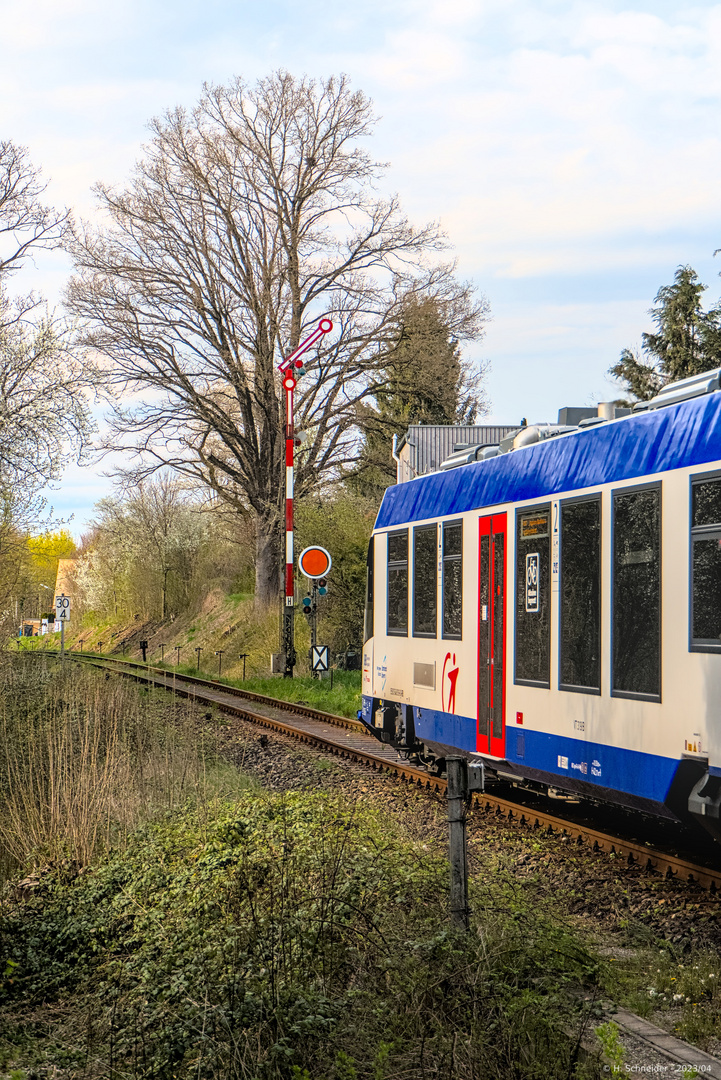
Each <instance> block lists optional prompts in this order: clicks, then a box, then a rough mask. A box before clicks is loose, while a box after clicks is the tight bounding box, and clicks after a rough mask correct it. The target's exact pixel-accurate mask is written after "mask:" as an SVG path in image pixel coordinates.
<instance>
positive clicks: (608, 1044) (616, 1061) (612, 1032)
mask: <svg viewBox="0 0 721 1080" xmlns="http://www.w3.org/2000/svg"><path fill="white" fill-rule="evenodd" d="M594 1030H595V1034H596V1038H597V1039H598V1041H599V1042H600V1044H601V1049H602V1050H603V1054H604V1057H605V1058H606V1060H607V1061H608V1063H609V1065H610V1066H611V1069H612V1070H613V1072H615V1073H619V1072H621V1070H622V1069H623V1061H624V1058H625V1056H626V1051H625V1049H624V1046H623V1043H622V1042H621V1040H620V1039H619V1037H618V1032H619V1027H618V1024H614V1022H613V1020H609V1022H608V1023H606V1024H601V1025H600V1026H599V1027H597V1028H595V1029H594Z"/></svg>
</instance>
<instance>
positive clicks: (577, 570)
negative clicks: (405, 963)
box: [559, 498, 601, 693]
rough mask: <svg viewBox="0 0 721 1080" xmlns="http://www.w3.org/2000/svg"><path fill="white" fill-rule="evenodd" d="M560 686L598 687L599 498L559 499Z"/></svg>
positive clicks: (586, 690)
mask: <svg viewBox="0 0 721 1080" xmlns="http://www.w3.org/2000/svg"><path fill="white" fill-rule="evenodd" d="M560 616H561V634H560V638H561V640H560V651H561V666H560V680H559V684H560V687H561V689H562V690H578V691H585V692H586V693H589V692H590V693H593V692H596V693H600V691H601V500H600V498H595V499H584V500H583V501H582V502H575V501H574V502H564V503H561V581H560Z"/></svg>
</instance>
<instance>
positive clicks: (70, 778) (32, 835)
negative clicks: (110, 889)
mask: <svg viewBox="0 0 721 1080" xmlns="http://www.w3.org/2000/svg"><path fill="white" fill-rule="evenodd" d="M0 657H1V660H2V662H0V869H4V871H5V873H8V872H10V871H11V870H12V868H13V867H18V866H25V867H26V868H27V867H28V866H30V865H37V866H42V865H46V864H48V863H59V862H62V861H63V860H68V861H69V864H70V865H72V866H75V867H82V866H85V865H87V864H88V863H89V862H90V860H91V859H92V857H93V855H94V854H95V853H96V852H98V851H106V850H109V849H110V848H112V847H118V846H119V845H120V846H122V844H123V842H124V838H125V837H126V836H127V835H128V833H129V832H130V830H132V829H133V828H134V827H135V826H136V825H137V824H138V823H139V822H141V821H143V820H147V819H149V818H150V817H152V816H153V815H154V814H155V813H157V812H159V811H163V810H167V809H172V808H173V807H176V806H178V805H184V804H185V803H186V802H187V800H188V799H189V798H190V797H196V798H197V797H205V798H206V799H207V798H208V797H209V796H210V794H211V792H213V791H214V786H213V785H214V781H213V775H212V774H213V770H214V769H215V767H216V766H215V762H214V757H213V753H212V751H213V747H212V745H205V743H204V740H203V738H202V737H201V738H199V737H198V733H197V731H196V729H195V728H194V727H193V726H192V716H191V712H190V707H189V706H188V705H187V704H186V703H184V702H179V703H173V702H172V701H170V700H169V699H168V697H167V695H166V694H165V692H163V694H162V695H161V693H160V692H158V697H157V699H156V698H155V697H154V695H153V694H152V693H148V692H147V691H144V690H142V689H139V688H137V687H136V686H135V685H133V684H132V683H127V682H125V681H123V680H120V679H106V678H105V676H104V674H103V673H102V672H97V671H93V670H88V669H84V668H76V667H75V666H73V667H72V668H69V669H68V670H67V671H65V672H63V671H62V670H61V668H60V665H59V663H58V662H57V661H55V660H52V659H51V660H48V659H47V658H45V657H42V658H41V657H35V656H30V655H27V654H23V653H21V654H20V655H19V656H17V657H8V656H7V655H5V656H4V657H2V654H0Z"/></svg>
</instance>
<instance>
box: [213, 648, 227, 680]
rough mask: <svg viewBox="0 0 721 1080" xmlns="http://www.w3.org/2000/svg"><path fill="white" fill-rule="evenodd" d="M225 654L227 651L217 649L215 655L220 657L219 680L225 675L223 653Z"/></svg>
mask: <svg viewBox="0 0 721 1080" xmlns="http://www.w3.org/2000/svg"><path fill="white" fill-rule="evenodd" d="M224 652H225V649H216V650H215V655H216V656H217V657H218V678H220V676H221V675H222V673H223V653H224Z"/></svg>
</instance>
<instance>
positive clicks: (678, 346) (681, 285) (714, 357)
mask: <svg viewBox="0 0 721 1080" xmlns="http://www.w3.org/2000/svg"><path fill="white" fill-rule="evenodd" d="M706 288H707V286H706V285H703V284H702V283H701V282H700V281H699V279H698V275H697V274H696V271H695V270H693V269H692V267H690V266H679V267H678V269H677V270H676V273H675V275H674V281H673V284H672V285H664V286H662V287H661V288H660V289H659V290H658V292H657V294H656V301H655V307H652V308H651V309H650V311H649V314H650V316H651V318H652V320H653V322H654V324H655V327H656V332H655V333H652V334H646V333H645V334H642V336H641V339H642V342H643V353H644V354H645V355H644V357H643V358H642V357H641V356H639V354H638V353H637V352H633V351H632V350H631V349H624V350H623V351H622V353H621V357H620V359H619V361H618V362H617V363H616V364H614V365H613V367H611V368H610V374H611V375H613V377H614V378H616V379H618V380H619V382H621V383H622V384H624V385H623V388H624V391H625V392H626V394H627V395H628V397H627V399H626V400H623V401H621V402H619V403H620V404H624V405H626V404H630V403H632V402H633V401H648V399H649V398H652V397H653V396H654V395H655V394H657V393H658V392H659V390H660V389H661V388H662V387H663V386H665V385H666V383H668V382H676V381H678V380H679V379H685V378H688V377H689V376H690V375H699V374H701V372H703V371H710V370H712V369H713V368H717V367H721V304H717V305H716V307H713V308H710V309H709V310H708V311H704V310H703V308H702V306H701V299H702V294H703V293H704V292H705V291H706Z"/></svg>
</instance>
